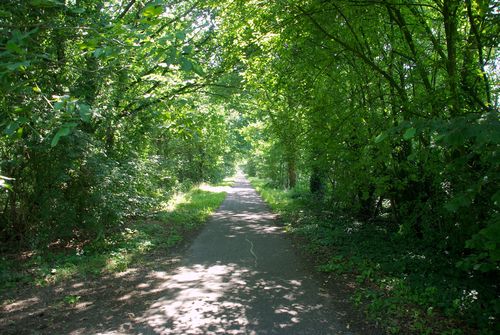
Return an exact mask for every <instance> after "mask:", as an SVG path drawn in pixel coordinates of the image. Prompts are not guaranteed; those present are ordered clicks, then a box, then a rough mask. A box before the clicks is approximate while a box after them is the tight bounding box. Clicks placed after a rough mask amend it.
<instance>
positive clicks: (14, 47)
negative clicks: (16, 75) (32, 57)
mask: <svg viewBox="0 0 500 335" xmlns="http://www.w3.org/2000/svg"><path fill="white" fill-rule="evenodd" d="M5 47H6V49H7V50H8V51H10V52H13V53H17V54H22V53H24V50H23V49H21V47H20V46H19V45H18V44H17V43H15V42H14V41H12V40H10V41H8V42H7V44H6V45H5Z"/></svg>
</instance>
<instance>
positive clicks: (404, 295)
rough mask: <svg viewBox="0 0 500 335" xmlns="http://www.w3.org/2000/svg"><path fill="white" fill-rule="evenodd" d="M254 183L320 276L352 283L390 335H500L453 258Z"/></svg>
mask: <svg viewBox="0 0 500 335" xmlns="http://www.w3.org/2000/svg"><path fill="white" fill-rule="evenodd" d="M250 181H251V183H252V185H253V186H254V187H255V188H256V189H257V191H258V192H259V194H260V195H261V196H262V197H263V199H264V200H265V201H266V202H267V203H268V204H269V205H270V207H271V209H272V210H273V211H275V212H276V213H277V214H278V215H279V216H280V219H281V221H282V223H283V224H284V225H285V229H286V231H287V232H289V233H291V235H292V236H294V237H295V238H297V239H298V240H299V241H300V242H301V243H299V244H300V245H301V247H302V248H304V250H305V251H306V252H307V253H308V254H309V255H310V256H312V257H313V258H314V259H315V263H316V264H317V269H318V271H321V272H324V273H327V274H329V275H331V276H332V277H333V278H335V277H337V276H338V278H341V276H342V277H344V278H347V279H348V281H349V282H351V283H354V294H353V296H352V301H353V302H354V303H355V304H357V305H359V306H360V307H362V308H363V309H364V311H365V312H366V314H367V317H368V318H370V319H371V320H374V321H376V322H377V323H378V324H379V325H381V326H382V327H383V328H384V329H385V330H386V331H387V332H388V333H389V334H441V335H465V334H467V335H469V334H488V335H490V334H491V335H493V334H495V332H496V328H495V327H497V326H495V324H494V320H495V319H494V318H495V316H494V315H488V312H485V309H484V307H482V306H481V305H479V304H478V303H476V302H477V297H474V292H475V291H474V289H472V288H473V287H474V285H476V286H477V285H478V283H475V282H474V281H473V279H470V278H469V279H468V278H467V276H466V274H463V273H461V272H460V270H458V269H457V268H456V267H455V260H453V259H450V257H449V255H446V254H442V255H440V254H436V253H435V252H434V250H432V249H430V248H428V247H426V246H425V245H419V244H418V242H414V241H410V240H408V239H405V238H402V237H401V236H398V234H394V233H393V232H388V231H387V230H386V228H385V227H386V225H384V224H377V223H376V222H370V223H369V224H366V223H362V222H359V221H356V220H354V219H352V218H349V217H345V216H343V214H342V213H341V212H332V211H326V210H325V208H328V207H327V206H326V205H325V204H322V203H321V202H320V201H318V200H317V199H314V198H312V197H311V196H310V195H309V194H308V192H307V191H305V190H300V189H299V190H282V189H275V188H273V187H272V185H271V184H270V183H268V182H267V181H266V180H263V179H258V178H250ZM328 209H330V208H328ZM491 294H492V296H495V292H491ZM491 320H493V322H491ZM497 334H498V333H497Z"/></svg>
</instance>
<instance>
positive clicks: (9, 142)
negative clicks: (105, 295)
mask: <svg viewBox="0 0 500 335" xmlns="http://www.w3.org/2000/svg"><path fill="white" fill-rule="evenodd" d="M499 21H500V14H499V7H498V3H496V2H494V1H489V0H464V1H458V0H421V1H414V0H377V1H372V0H340V1H326V0H293V1H292V0H276V1H260V0H245V1H243V0H234V1H216V0H212V1H195V0H186V1H178V0H153V1H146V0H110V1H105V2H101V1H93V0H66V1H62V0H31V1H16V0H6V1H3V2H2V3H1V4H0V30H1V32H2V34H1V35H0V88H1V91H2V96H1V97H0V116H1V117H0V126H1V128H2V130H3V134H2V137H1V138H0V157H1V158H0V159H1V162H0V175H1V176H0V178H1V179H0V186H1V187H2V191H3V192H2V193H1V194H0V211H1V213H2V215H1V216H0V240H1V241H2V242H15V243H17V244H18V245H21V246H23V247H26V246H30V247H39V246H46V245H47V244H49V243H54V242H55V241H59V242H58V243H63V242H67V241H70V240H72V239H75V238H77V239H94V240H95V239H97V240H99V239H100V238H102V236H104V235H105V234H106V232H107V231H108V230H110V229H112V228H113V227H116V226H117V225H119V224H120V222H122V221H123V220H124V219H125V218H126V217H127V216H129V217H130V216H133V215H137V214H140V213H141V212H142V211H143V210H145V209H148V208H151V207H152V206H154V205H155V201H156V199H158V198H161V197H164V196H168V194H171V193H172V192H173V191H175V190H176V189H177V188H179V187H180V186H181V185H182V184H185V183H196V182H200V181H203V180H218V179H221V177H223V176H224V175H225V174H227V173H228V172H230V171H231V170H232V167H233V165H234V162H235V160H236V159H237V157H238V154H241V153H246V154H247V155H246V159H247V163H246V169H247V173H248V174H250V175H257V176H259V177H262V178H267V179H268V180H269V181H270V185H272V186H274V187H281V188H286V189H291V190H294V192H296V193H294V194H295V196H296V197H297V199H303V198H304V197H309V198H310V199H312V200H313V201H312V202H311V203H308V205H312V204H314V207H315V210H317V211H318V212H319V213H328V215H326V216H325V215H322V216H321V215H320V218H321V219H318V220H320V221H321V223H320V224H318V222H316V221H314V220H313V221H314V225H311V226H310V227H313V226H314V227H316V230H314V231H315V233H314V234H312V235H314V236H315V238H312V241H316V242H318V241H321V242H318V243H319V244H321V245H322V246H323V247H324V249H329V250H330V252H333V251H334V250H335V248H339V249H341V247H340V246H339V245H338V243H339V241H344V240H345V239H346V238H345V236H347V235H344V237H342V238H338V239H337V238H336V237H335V238H334V237H332V236H339V234H342V232H345V234H347V232H349V231H352V229H355V230H361V231H364V232H365V233H366V236H371V237H376V238H377V239H378V240H380V241H384V242H386V241H388V243H389V245H385V246H386V247H387V248H385V249H384V250H386V251H387V257H388V259H396V258H398V257H399V256H397V257H396V254H397V253H396V252H395V251H394V250H395V249H394V248H393V249H392V250H393V251H391V248H390V247H389V246H390V245H392V246H397V249H398V250H399V251H398V252H401V255H406V256H401V257H402V258H404V257H406V259H405V260H402V261H401V262H400V263H401V264H403V265H401V267H400V268H399V269H397V271H396V270H394V269H393V270H394V273H395V274H394V277H395V278H397V281H398V283H402V284H401V285H402V287H406V286H405V283H406V284H407V283H408V282H409V281H415V280H416V279H415V278H417V277H418V278H419V279H418V280H420V281H423V282H424V283H425V282H427V283H428V284H429V285H428V286H429V287H430V289H427V288H426V287H425V286H423V287H422V289H421V290H418V289H415V290H413V291H412V293H411V294H413V296H416V297H419V299H420V300H419V299H415V300H416V301H415V303H421V304H422V305H423V306H426V308H427V307H430V308H436V309H439V310H440V311H441V312H442V313H443V315H448V316H453V317H455V318H464V319H467V320H468V322H469V324H470V325H471V327H473V328H475V329H481V330H482V331H483V332H485V333H488V332H493V329H494V327H495V324H497V323H498V315H499V313H500V303H499V301H500V300H499V291H498V283H497V278H498V277H499V269H500V268H499V266H500V265H499V262H500V216H499V214H498V210H499V203H500V191H498V185H499V179H500V173H499V171H500V170H499V164H498V163H499V157H498V147H499V144H500V121H499V118H498V115H499V114H498V108H499V103H500V100H499V85H498V83H499V79H500V78H499V76H500V74H499V72H498V67H499V66H500V60H499V57H498V44H499V40H500V25H499V23H500V22H499ZM304 186H307V187H304ZM294 222H295V223H294V224H298V225H300V224H306V222H307V220H304V221H300V220H298V221H294ZM301 222H302V223H301ZM352 224H355V228H353V226H352ZM318 227H319V228H318ZM344 228H345V229H344ZM367 232H369V233H367ZM312 235H311V236H312ZM316 242H314V243H316ZM336 243H337V244H336ZM372 246H373V245H372ZM346 250H347V249H346ZM349 250H350V249H349ZM366 250H370V248H368V247H367V248H366ZM398 255H399V254H398ZM358 256H359V255H358ZM358 256H356V257H358ZM367 257H368V256H367ZM391 257H392V258H391ZM422 257H423V258H422ZM368 258H369V257H368ZM410 258H411V259H412V260H414V259H421V260H422V259H424V260H426V262H420V263H419V262H416V261H415V262H412V261H408V259H410ZM337 261H338V259H333V261H332V262H331V264H336V262H337ZM372 261H373V262H374V263H375V264H378V263H377V262H378V259H376V260H375V261H374V260H373V259H372ZM417 263H418V264H417ZM398 264H399V263H398ZM382 267H383V266H382ZM393 270H391V271H393ZM388 271H389V270H388ZM417 272H418V273H419V276H415V273H417ZM387 285H388V286H391V285H392V284H387ZM409 287H415V286H411V285H410V286H409ZM409 296H410V293H408V294H407V295H405V296H404V298H403V299H406V300H407V301H408V300H411V299H409V298H408V297H409ZM449 302H450V303H449ZM450 304H451V305H452V306H450Z"/></svg>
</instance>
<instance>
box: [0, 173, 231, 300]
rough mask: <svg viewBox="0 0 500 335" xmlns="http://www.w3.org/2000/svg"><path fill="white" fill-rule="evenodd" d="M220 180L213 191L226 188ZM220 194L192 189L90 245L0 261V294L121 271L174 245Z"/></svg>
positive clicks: (218, 200)
mask: <svg viewBox="0 0 500 335" xmlns="http://www.w3.org/2000/svg"><path fill="white" fill-rule="evenodd" d="M230 184H231V181H229V180H226V181H224V182H222V183H221V184H219V185H218V186H229V185H230ZM225 196H226V193H225V192H223V191H222V190H221V189H215V190H205V189H204V188H200V187H193V188H191V189H190V190H188V191H186V192H180V193H177V194H176V195H175V196H173V197H172V198H171V199H169V200H168V201H165V202H163V203H162V205H161V206H160V207H159V208H157V210H156V211H154V212H152V213H149V214H147V215H143V216H141V217H138V218H136V219H133V220H132V219H131V220H128V221H127V222H126V223H124V224H123V225H122V226H120V227H119V229H116V230H115V231H113V232H110V233H108V234H107V235H106V237H103V238H100V239H97V240H94V241H78V243H76V242H75V243H74V244H73V245H69V246H64V247H60V248H57V249H55V250H52V249H51V248H47V249H45V250H33V251H29V252H24V253H23V254H21V255H19V254H16V255H1V256H0V269H1V271H0V291H2V290H5V289H12V288H15V287H17V286H19V285H23V284H35V285H39V286H44V285H47V284H52V283H56V282H59V281H61V280H65V279H69V278H71V277H74V276H78V275H81V276H88V275H100V274H102V273H106V272H121V271H125V270H126V269H127V268H129V266H131V265H133V264H136V263H138V262H141V261H142V260H143V256H144V255H145V254H146V253H149V252H155V251H165V250H167V249H169V248H171V247H173V246H176V245H178V244H179V243H180V242H181V241H183V239H184V238H185V237H186V236H187V235H188V234H189V233H191V232H193V231H195V230H196V229H197V228H199V227H200V226H201V225H203V223H204V222H205V221H206V219H207V218H208V217H209V216H210V215H211V214H212V213H213V212H214V211H215V210H216V209H217V208H218V207H219V206H220V204H221V203H222V201H223V200H224V198H225Z"/></svg>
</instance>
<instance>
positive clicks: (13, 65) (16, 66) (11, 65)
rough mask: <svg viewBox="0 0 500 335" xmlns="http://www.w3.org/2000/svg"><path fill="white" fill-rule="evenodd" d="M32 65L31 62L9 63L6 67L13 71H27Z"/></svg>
mask: <svg viewBox="0 0 500 335" xmlns="http://www.w3.org/2000/svg"><path fill="white" fill-rule="evenodd" d="M29 65H30V62H29V61H24V62H18V63H8V64H7V65H6V67H7V69H9V70H11V71H15V70H26V68H27V67H28V66H29Z"/></svg>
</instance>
